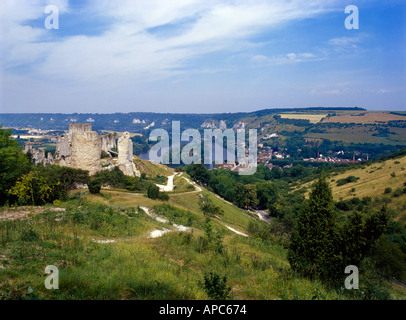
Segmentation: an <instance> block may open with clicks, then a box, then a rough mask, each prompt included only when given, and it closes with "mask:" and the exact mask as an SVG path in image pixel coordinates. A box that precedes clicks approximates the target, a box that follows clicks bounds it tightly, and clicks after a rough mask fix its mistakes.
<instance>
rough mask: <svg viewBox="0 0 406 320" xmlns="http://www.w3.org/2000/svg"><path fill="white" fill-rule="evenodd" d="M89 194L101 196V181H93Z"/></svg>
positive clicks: (90, 183) (89, 185)
mask: <svg viewBox="0 0 406 320" xmlns="http://www.w3.org/2000/svg"><path fill="white" fill-rule="evenodd" d="M88 188H89V192H90V193H91V194H99V193H100V190H101V183H100V181H99V180H97V179H95V180H91V181H89V184H88Z"/></svg>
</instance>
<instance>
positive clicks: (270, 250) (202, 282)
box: [0, 130, 406, 299]
mask: <svg viewBox="0 0 406 320" xmlns="http://www.w3.org/2000/svg"><path fill="white" fill-rule="evenodd" d="M0 132H1V137H2V141H3V142H2V143H3V146H4V147H2V148H1V152H0V161H1V163H2V164H4V165H5V167H6V168H8V170H4V171H2V172H1V174H3V175H4V176H5V177H6V178H7V179H5V180H2V182H1V183H0V184H1V188H2V189H1V190H3V198H2V201H3V204H5V206H3V207H2V208H1V209H0V252H1V254H0V299H404V298H405V297H406V294H405V292H404V291H402V288H401V287H398V286H396V285H395V284H392V283H391V282H390V280H391V279H392V278H396V279H397V280H399V281H403V282H404V281H405V270H404V266H405V265H406V264H405V263H404V261H405V260H404V259H405V254H406V252H405V250H406V231H405V228H404V222H403V223H402V222H401V221H402V220H400V219H397V220H394V219H393V217H394V215H393V212H394V210H395V209H394V208H393V207H391V206H390V205H391V204H390V203H387V206H382V205H384V204H385V202H382V201H381V200H380V199H375V198H372V197H371V199H362V200H360V201H359V202H357V201H355V200H352V199H355V198H353V197H349V198H348V200H347V198H346V199H344V198H343V199H342V200H341V201H339V200H338V199H336V196H335V193H336V192H337V188H344V187H348V186H352V185H353V184H356V183H363V182H365V180H364V179H365V178H364V176H362V175H361V174H359V173H358V172H355V171H356V170H363V169H362V168H361V167H354V168H352V169H349V170H344V169H345V168H339V169H337V168H334V167H326V168H311V167H304V166H294V167H292V168H289V169H287V168H286V169H283V170H281V169H273V170H269V168H267V167H265V166H264V165H260V166H259V168H258V170H257V173H256V174H255V175H253V176H245V177H244V176H238V174H235V173H233V172H230V171H226V170H224V169H218V170H212V171H208V170H207V169H206V168H205V167H204V166H201V165H191V166H189V167H186V168H185V172H183V173H182V176H177V179H176V180H175V184H177V185H178V186H179V188H178V190H177V189H176V188H175V190H174V192H171V193H170V195H169V198H168V199H165V201H162V200H163V199H160V198H159V193H158V197H156V188H153V187H151V186H152V185H154V183H155V182H156V183H162V179H161V178H160V177H159V175H160V174H156V175H155V176H147V175H146V174H144V175H143V176H142V177H141V178H137V179H136V178H134V179H129V178H128V177H125V176H123V175H122V173H121V172H120V171H119V170H113V171H110V172H108V171H106V172H104V173H101V174H98V175H95V176H93V177H89V176H88V174H87V172H86V171H84V172H83V171H77V170H73V169H69V168H63V167H57V166H46V167H42V166H38V167H36V166H33V165H32V164H30V161H29V159H28V158H27V157H26V156H25V155H24V154H23V153H22V152H21V151H22V149H21V147H18V146H17V145H16V144H15V143H13V140H12V139H11V138H10V132H8V131H5V130H0ZM8 146H10V148H9V147H8ZM3 149H5V150H3ZM15 159H18V161H20V164H21V165H19V166H12V163H10V162H12V161H16V160H15ZM26 159H28V161H27V160H26ZM396 161H398V162H399V163H397V164H395V162H396ZM402 161H403V157H402V155H395V156H394V157H393V159H383V160H382V162H381V164H380V165H382V166H387V169H388V170H389V167H392V166H393V165H402V163H403V162H402ZM378 163H379V162H377V163H370V164H369V165H371V166H374V165H377V164H378ZM159 168H160V167H159ZM0 170H1V169H0ZM150 170H153V168H152V167H151V168H150ZM155 170H158V171H157V172H162V168H160V169H158V168H157V169H155ZM165 170H168V172H172V171H171V170H169V169H165ZM323 170H324V172H325V175H326V178H321V179H320V180H319V177H320V174H321V173H322V171H323ZM365 170H366V169H364V171H365ZM381 170H382V171H383V170H384V169H381ZM390 170H392V168H390ZM368 171H369V169H368ZM375 171H376V169H375ZM378 172H379V170H378ZM388 172H389V171H388ZM391 172H392V171H390V173H391ZM393 172H395V176H394V177H392V176H391V175H390V173H389V176H388V177H387V179H388V180H389V181H390V179H395V180H393V181H397V179H403V178H404V176H403V173H400V172H398V171H393ZM335 174H337V176H335ZM340 175H342V176H340ZM369 175H370V176H372V175H373V174H369ZM351 176H354V177H358V178H359V179H357V180H356V181H353V180H354V179H353V178H350V179H348V180H349V181H348V182H346V183H345V184H344V185H341V186H337V181H339V180H340V179H346V178H348V177H351ZM58 177H59V178H58ZM185 178H188V179H193V180H194V181H195V182H196V185H200V189H198V188H197V186H196V185H193V184H192V183H189V182H187V181H188V180H186V179H185ZM154 179H156V180H154ZM332 179H336V180H335V181H331V180H332ZM313 180H314V181H315V182H316V184H314V183H311V182H310V181H313ZM3 181H4V182H3ZM85 183H86V184H88V187H89V190H87V189H83V188H82V189H79V190H76V189H74V187H75V184H85ZM396 183H397V182H396ZM107 185H108V186H109V187H110V189H106V187H107ZM103 186H104V187H103ZM187 186H190V187H187ZM311 186H312V190H311V192H310V193H309V194H308V191H309V189H310V187H311ZM392 186H393V187H394V189H393V190H391V191H390V192H389V193H387V194H386V195H384V191H382V196H385V197H390V198H391V199H395V198H396V199H401V198H402V197H403V194H402V195H399V196H395V195H394V194H395V191H396V190H397V184H392ZM93 187H94V189H93ZM386 187H388V186H386ZM330 188H331V189H330ZM90 189H92V190H93V191H94V192H93V191H92V192H90V191H91V190H90ZM131 189H132V190H131ZM149 189H150V190H149ZM27 190H28V191H27ZM34 191H35V192H34ZM158 191H159V190H158ZM354 192H357V190H355V191H354ZM148 194H149V196H148ZM396 194H397V193H396ZM221 197H222V198H224V199H226V200H224V199H222V198H221ZM347 201H348V203H347ZM233 202H234V203H235V204H233ZM345 204H347V207H345ZM378 204H379V205H378ZM21 205H24V207H21ZM340 206H341V207H340ZM256 208H260V209H263V210H266V211H267V212H269V213H270V215H271V223H270V224H268V223H266V222H263V221H260V220H259V219H258V218H257V215H256V214H255V211H254V209H256ZM386 208H387V209H386ZM247 209H248V210H247ZM315 217H317V219H315ZM309 221H311V222H312V223H313V227H312V228H308V227H307V226H308V223H309ZM326 226H327V227H326ZM155 231H158V234H160V235H161V236H158V237H156V236H155V234H156V232H155ZM319 232H320V233H319ZM314 235H317V236H316V237H314ZM321 236H323V237H322V239H321V240H320V241H315V239H318V237H321ZM304 243H305V244H306V245H305V248H306V250H305V252H302V251H301V250H302V249H303V246H301V245H300V244H304ZM320 248H322V250H321V251H320V250H318V249H320ZM315 252H316V253H317V254H314V253H315ZM337 252H340V254H341V255H340V254H338V253H337ZM331 261H335V262H337V263H331ZM354 261H355V262H354ZM350 263H351V264H353V263H356V264H359V269H360V288H361V289H362V290H357V291H356V290H352V291H349V290H346V289H345V288H344V279H345V278H346V276H347V275H346V274H345V273H344V270H343V268H342V267H343V266H345V265H347V264H350ZM47 265H55V266H57V267H58V269H59V275H60V279H59V287H60V288H59V290H47V289H45V287H44V280H45V277H46V275H44V270H45V267H46V266H47ZM335 268H337V269H335ZM309 271H310V272H309Z"/></svg>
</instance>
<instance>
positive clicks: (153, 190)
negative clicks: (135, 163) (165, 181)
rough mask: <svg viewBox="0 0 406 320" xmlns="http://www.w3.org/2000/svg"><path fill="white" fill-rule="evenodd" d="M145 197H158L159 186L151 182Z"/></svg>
mask: <svg viewBox="0 0 406 320" xmlns="http://www.w3.org/2000/svg"><path fill="white" fill-rule="evenodd" d="M147 197H148V198H150V199H158V198H159V188H158V187H157V186H156V185H155V184H153V183H151V184H150V185H149V186H148V189H147Z"/></svg>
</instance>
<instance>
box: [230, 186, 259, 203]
mask: <svg viewBox="0 0 406 320" xmlns="http://www.w3.org/2000/svg"><path fill="white" fill-rule="evenodd" d="M234 194H235V200H234V203H235V204H236V205H237V206H239V207H240V208H248V207H251V206H253V207H256V206H257V205H258V203H259V201H258V198H257V188H256V186H255V185H254V184H247V185H243V184H242V183H241V182H238V183H237V184H236V186H235V188H234Z"/></svg>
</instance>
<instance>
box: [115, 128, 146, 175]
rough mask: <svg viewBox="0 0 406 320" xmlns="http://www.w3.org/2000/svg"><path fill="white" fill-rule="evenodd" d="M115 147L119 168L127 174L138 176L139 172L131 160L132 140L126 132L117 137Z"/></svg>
mask: <svg viewBox="0 0 406 320" xmlns="http://www.w3.org/2000/svg"><path fill="white" fill-rule="evenodd" d="M117 149H118V160H117V165H118V167H119V168H120V170H121V171H123V173H124V174H125V175H127V176H131V177H140V176H141V173H140V172H139V171H138V170H137V168H136V167H135V164H134V162H133V142H132V140H131V139H130V134H129V133H128V132H125V133H124V134H123V136H121V137H120V139H118V142H117Z"/></svg>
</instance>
